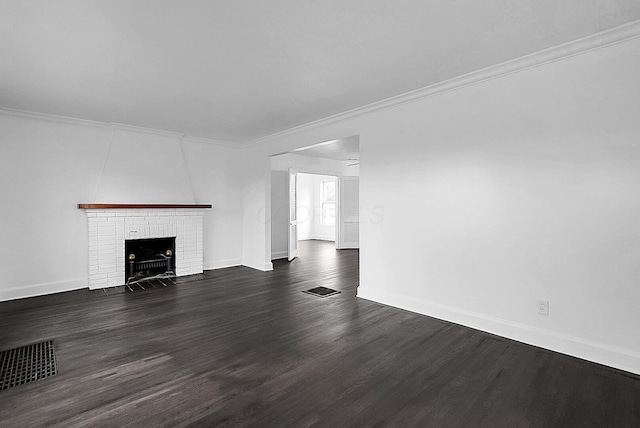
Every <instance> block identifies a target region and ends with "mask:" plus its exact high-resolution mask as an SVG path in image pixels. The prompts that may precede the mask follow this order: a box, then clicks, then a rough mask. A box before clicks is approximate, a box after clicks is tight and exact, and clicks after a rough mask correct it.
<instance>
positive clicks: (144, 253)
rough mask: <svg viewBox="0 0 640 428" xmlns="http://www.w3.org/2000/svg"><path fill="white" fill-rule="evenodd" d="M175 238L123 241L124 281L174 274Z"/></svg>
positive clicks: (133, 281) (132, 282)
mask: <svg viewBox="0 0 640 428" xmlns="http://www.w3.org/2000/svg"><path fill="white" fill-rule="evenodd" d="M175 250H176V238H175V237H171V238H153V239H130V240H126V241H125V253H124V254H125V261H124V262H125V270H124V271H125V280H126V281H125V283H126V284H127V285H129V284H136V283H139V282H140V281H148V280H151V279H158V278H171V277H174V276H176V274H175V271H176V258H175V256H174V254H175Z"/></svg>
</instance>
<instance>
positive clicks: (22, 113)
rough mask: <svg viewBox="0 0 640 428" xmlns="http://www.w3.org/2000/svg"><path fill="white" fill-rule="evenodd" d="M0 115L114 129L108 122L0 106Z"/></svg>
mask: <svg viewBox="0 0 640 428" xmlns="http://www.w3.org/2000/svg"><path fill="white" fill-rule="evenodd" d="M0 114H3V115H5V116H12V117H20V118H25V119H35V120H42V121H45V122H53V123H66V124H69V125H76V126H88V127H91V128H103V129H113V127H112V126H111V124H109V123H106V122H97V121H94V120H88V119H78V118H75V117H67V116H57V115H55V114H48V113H37V112H34V111H27V110H19V109H13V108H7V107H3V106H0Z"/></svg>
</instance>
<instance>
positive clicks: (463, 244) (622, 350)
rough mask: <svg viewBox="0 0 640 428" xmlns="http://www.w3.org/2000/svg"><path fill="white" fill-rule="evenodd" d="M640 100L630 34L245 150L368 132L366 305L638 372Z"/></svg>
mask: <svg viewBox="0 0 640 428" xmlns="http://www.w3.org/2000/svg"><path fill="white" fill-rule="evenodd" d="M638 99H640V39H632V40H627V41H625V42H622V43H618V44H614V45H610V46H608V47H605V48H601V49H597V50H591V51H588V52H585V53H582V54H580V55H575V56H570V57H567V58H564V59H562V60H558V61H555V62H551V63H547V64H544V65H541V66H538V67H533V68H528V69H523V70H521V71H518V72H516V73H513V72H512V73H509V74H506V75H503V76H501V77H499V78H494V79H490V80H486V81H483V82H480V83H476V84H473V85H470V86H469V85H467V86H464V87H460V88H458V89H456V90H449V91H447V92H444V93H440V94H438V95H435V96H430V97H427V98H422V99H418V100H413V101H412V102H409V103H405V104H401V105H398V106H395V107H392V108H386V109H380V110H373V111H372V112H371V113H367V114H363V115H360V116H352V117H350V118H344V119H342V120H340V121H332V122H330V121H328V122H327V124H326V125H324V126H321V125H319V124H314V125H313V126H309V127H307V128H304V129H298V130H296V131H295V132H292V133H289V134H286V133H283V134H281V135H279V136H275V137H273V138H271V139H269V140H263V143H264V144H263V145H262V146H260V147H256V148H254V149H253V151H252V154H251V155H252V156H256V157H257V158H260V157H263V156H268V155H270V154H272V153H278V152H283V151H287V150H290V149H291V148H292V147H296V146H299V145H303V144H313V142H317V141H326V140H329V139H332V138H337V137H339V136H341V135H360V159H361V174H360V192H361V193H360V200H361V204H362V210H361V225H360V232H361V234H360V237H361V240H360V244H361V253H360V259H361V260H360V267H361V281H360V287H359V296H361V297H365V298H368V299H372V300H376V301H379V302H382V303H387V304H391V305H395V306H399V307H403V308H407V309H410V310H413V311H416V312H420V313H423V314H428V315H432V316H435V317H438V318H443V319H448V320H451V321H454V322H457V323H461V324H464V325H468V326H471V327H475V328H479V329H482V330H485V331H490V332H493V333H496V334H499V335H503V336H506V337H511V338H514V339H516V340H520V341H523V342H526V343H531V344H535V345H538V346H542V347H546V348H549V349H554V350H557V351H560V352H564V353H567V354H570V355H575V356H578V357H582V358H586V359H589V360H592V361H597V362H601V363H604V364H608V365H611V366H614V367H618V368H622V369H625V370H628V371H631V372H635V373H640V340H638V337H639V336H638V333H637V326H638V325H640V311H638V303H639V302H640V286H639V284H640V239H639V237H640V226H639V225H640V222H638V218H640V192H638V183H640V139H639V138H638V136H640V121H638V117H640V103H638ZM267 179H268V176H265V177H264V180H266V181H268V180H267ZM538 299H548V300H549V301H550V306H551V314H550V315H549V316H543V315H538V314H537V313H536V309H537V300H538Z"/></svg>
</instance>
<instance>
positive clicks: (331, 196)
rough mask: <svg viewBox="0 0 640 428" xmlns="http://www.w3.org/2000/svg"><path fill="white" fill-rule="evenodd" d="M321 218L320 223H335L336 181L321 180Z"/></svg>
mask: <svg viewBox="0 0 640 428" xmlns="http://www.w3.org/2000/svg"><path fill="white" fill-rule="evenodd" d="M321 193H322V218H321V219H320V223H321V224H324V225H327V226H329V225H331V226H333V225H334V224H336V182H335V180H331V181H323V182H322V189H321Z"/></svg>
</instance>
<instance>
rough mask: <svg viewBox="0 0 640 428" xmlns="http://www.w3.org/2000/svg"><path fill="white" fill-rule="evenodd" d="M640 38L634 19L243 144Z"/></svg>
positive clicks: (252, 144) (638, 24)
mask: <svg viewBox="0 0 640 428" xmlns="http://www.w3.org/2000/svg"><path fill="white" fill-rule="evenodd" d="M638 37H640V20H636V21H632V22H629V23H627V24H624V25H620V26H618V27H614V28H611V29H609V30H605V31H602V32H599V33H595V34H592V35H590V36H586V37H583V38H580V39H576V40H573V41H570V42H567V43H563V44H561V45H557V46H553V47H551V48H547V49H544V50H541V51H538V52H534V53H532V54H528V55H525V56H522V57H519V58H515V59H513V60H509V61H505V62H502V63H500V64H496V65H492V66H489V67H486V68H483V69H480V70H477V71H472V72H470V73H467V74H463V75H461V76H457V77H454V78H451V79H448V80H444V81H442V82H438V83H435V84H433V85H429V86H426V87H423V88H421V89H417V90H415V91H410V92H406V93H404V94H401V95H396V96H394V97H391V98H387V99H384V100H381V101H377V102H374V103H371V104H367V105H365V106H362V107H358V108H355V109H352V110H348V111H345V112H342V113H338V114H335V115H332V116H329V117H326V118H323V119H319V120H315V121H313V122H309V123H306V124H304V125H300V126H296V127H293V128H289V129H286V130H284V131H280V132H276V133H274V134H270V135H266V136H264V137H260V138H257V139H254V140H250V141H246V142H244V143H242V144H241V147H242V148H244V149H248V148H251V147H255V146H258V145H260V144H264V143H267V142H269V141H273V140H276V139H278V138H284V137H287V136H290V135H295V134H298V133H302V132H305V131H309V130H312V129H314V128H318V127H321V126H327V125H331V124H334V123H338V122H342V121H346V120H349V119H354V118H356V117H359V116H365V115H367V114H370V113H374V112H377V111H380V110H385V109H389V108H392V107H396V106H399V105H402V104H407V103H411V102H414V101H419V100H422V99H425V98H429V97H433V96H436V95H439V94H443V93H445V92H449V91H454V90H457V89H461V88H464V87H467V86H470V85H475V84H478V83H482V82H486V81H488V80H493V79H497V78H499V77H502V76H507V75H509V74H513V73H517V72H520V71H524V70H528V69H531V68H534V67H539V66H542V65H545V64H549V63H552V62H556V61H560V60H562V59H565V58H570V57H573V56H576V55H581V54H584V53H587V52H590V51H593V50H596V49H601V48H604V47H607V46H611V45H614V44H618V43H622V42H626V41H628V40H632V39H635V38H638Z"/></svg>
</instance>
